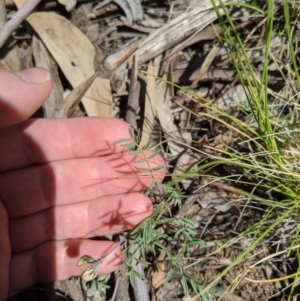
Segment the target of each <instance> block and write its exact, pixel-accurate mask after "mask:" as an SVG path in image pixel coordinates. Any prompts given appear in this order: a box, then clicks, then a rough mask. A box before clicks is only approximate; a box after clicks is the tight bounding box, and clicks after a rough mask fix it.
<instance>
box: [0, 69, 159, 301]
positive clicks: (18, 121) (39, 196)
mask: <svg viewBox="0 0 300 301" xmlns="http://www.w3.org/2000/svg"><path fill="white" fill-rule="evenodd" d="M22 73H23V74H19V75H16V74H13V73H8V72H4V71H0V127H2V128H1V129H0V141H1V147H0V254H1V256H0V270H1V273H0V301H3V300H6V298H7V296H8V294H9V292H13V291H16V290H19V289H22V288H25V287H28V286H31V285H33V284H35V283H36V282H49V281H54V280H60V279H66V278H69V277H71V276H74V275H80V274H81V273H82V272H83V270H84V269H85V267H77V266H76V262H77V260H78V259H79V258H80V257H81V256H83V255H90V256H92V257H93V258H99V257H101V256H102V255H104V254H106V253H107V252H109V251H110V250H112V249H113V248H114V246H115V243H114V242H110V241H98V240H90V239H88V238H90V237H94V236H104V235H109V234H115V233H118V232H120V231H122V230H124V229H129V228H132V227H133V226H135V225H136V224H137V223H138V222H140V221H141V220H142V219H144V218H145V217H147V216H149V215H150V214H151V213H152V203H151V201H150V200H149V199H148V198H147V197H145V196H143V195H142V194H140V193H138V191H140V190H141V189H145V188H147V187H148V186H149V185H150V183H151V181H152V179H151V177H150V174H149V173H141V172H137V170H136V169H135V167H134V165H135V164H134V162H135V161H136V160H138V159H139V157H136V156H133V155H131V154H129V153H128V152H127V151H126V150H125V149H124V148H123V147H122V146H121V145H113V142H115V141H116V140H118V139H121V138H127V137H128V125H127V124H126V123H124V122H122V121H121V120H117V119H104V118H74V119H61V120H49V119H31V120H26V119H27V118H28V117H29V116H30V115H31V114H32V113H34V111H35V110H36V109H37V108H38V107H39V106H40V105H41V104H42V103H43V102H44V101H45V99H46V98H47V97H48V95H49V93H50V91H51V88H52V81H51V79H50V78H49V77H47V74H46V73H45V70H43V69H29V70H25V71H22ZM22 77H23V78H22ZM24 78H25V79H24ZM24 120H25V121H24ZM149 154H150V153H149ZM163 163H164V162H163V159H162V158H161V157H159V156H158V157H155V158H153V159H151V161H150V166H151V167H155V166H158V165H161V164H163ZM141 167H146V166H141ZM164 174H165V171H164V170H161V171H159V172H156V175H155V177H156V178H155V180H158V181H161V180H162V179H163V177H164ZM121 262H122V254H121V249H120V247H116V248H115V249H114V250H113V251H112V252H111V253H110V254H109V255H108V256H107V257H106V258H105V259H104V261H103V263H102V264H101V265H100V266H99V273H108V272H111V271H113V270H114V269H116V268H117V267H118V265H119V264H120V263H121Z"/></svg>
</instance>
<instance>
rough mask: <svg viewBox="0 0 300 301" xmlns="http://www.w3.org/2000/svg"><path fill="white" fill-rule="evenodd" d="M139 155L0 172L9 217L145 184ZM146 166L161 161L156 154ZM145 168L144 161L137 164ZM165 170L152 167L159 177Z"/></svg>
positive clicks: (146, 177) (0, 187)
mask: <svg viewBox="0 0 300 301" xmlns="http://www.w3.org/2000/svg"><path fill="white" fill-rule="evenodd" d="M138 159H140V156H133V155H131V154H129V153H128V152H124V153H120V154H113V155H110V156H106V157H99V158H85V159H71V160H65V161H57V162H51V163H47V164H42V165H37V166H33V167H29V168H25V169H22V170H16V171H11V172H7V173H3V174H1V175H0V195H1V199H2V201H3V202H4V205H5V207H6V209H7V211H8V215H9V217H10V218H16V217H21V216H24V215H28V214H32V213H35V212H38V211H41V210H44V209H47V208H51V207H54V206H61V205H68V204H71V203H78V202H83V201H88V200H93V199H96V198H99V197H102V196H105V195H119V194H124V193H129V192H135V191H140V190H141V189H145V188H147V187H149V185H150V184H151V182H152V180H153V179H152V177H151V175H150V174H149V172H139V171H137V170H136V168H135V165H136V164H135V162H136V161H137V160H138ZM149 163H150V168H153V167H155V166H158V165H161V164H163V159H162V158H161V157H159V156H157V157H155V158H153V159H151V161H150V162H149ZM139 167H144V168H147V167H148V166H147V163H142V164H139ZM164 173H165V170H160V171H155V180H156V181H161V180H162V179H163V177H164Z"/></svg>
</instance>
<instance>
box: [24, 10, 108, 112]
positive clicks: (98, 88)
mask: <svg viewBox="0 0 300 301" xmlns="http://www.w3.org/2000/svg"><path fill="white" fill-rule="evenodd" d="M27 21H28V22H29V23H30V25H31V26H32V27H33V29H34V30H35V31H36V32H37V34H38V35H39V36H40V38H41V40H42V41H43V42H44V44H45V46H46V47H47V49H48V50H49V52H50V53H51V55H52V57H53V58H54V60H55V61H56V63H57V64H58V65H59V67H60V68H61V70H62V72H63V73H64V75H65V76H66V78H67V79H68V81H69V82H70V84H71V85H72V87H73V88H76V87H77V86H79V85H80V84H81V83H83V82H84V81H86V80H87V79H88V78H90V77H91V76H92V75H93V74H94V73H95V71H94V56H95V49H94V46H93V45H92V44H91V42H90V41H89V39H88V38H87V37H86V36H85V35H84V34H83V33H82V32H81V31H80V30H79V29H78V28H77V27H76V26H74V25H73V24H72V23H71V22H69V21H68V20H67V19H65V18H64V17H62V16H60V15H58V14H55V13H44V12H43V13H34V14H32V15H30V16H29V17H28V18H27ZM82 103H83V105H84V107H85V110H86V112H87V114H88V115H89V116H102V117H112V96H111V91H110V82H109V80H108V79H103V78H99V77H97V78H96V79H95V81H94V82H93V84H92V85H91V87H90V88H89V89H88V90H87V92H86V94H85V96H84V97H83V98H82Z"/></svg>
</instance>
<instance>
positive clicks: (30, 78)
mask: <svg viewBox="0 0 300 301" xmlns="http://www.w3.org/2000/svg"><path fill="white" fill-rule="evenodd" d="M17 75H19V76H21V78H22V79H23V80H24V81H26V82H28V83H35V84H41V83H44V82H46V81H48V80H50V78H51V76H50V73H49V72H48V71H47V70H46V69H43V68H32V69H26V70H21V71H19V72H17Z"/></svg>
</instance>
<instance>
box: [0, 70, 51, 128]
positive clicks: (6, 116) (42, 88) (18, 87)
mask: <svg viewBox="0 0 300 301" xmlns="http://www.w3.org/2000/svg"><path fill="white" fill-rule="evenodd" d="M51 89H52V80H51V77H50V74H49V72H48V71H47V70H46V69H43V68H32V69H26V70H22V71H19V72H17V73H11V72H6V71H2V70H0V127H3V126H8V125H12V124H15V123H19V122H21V121H23V120H25V119H27V118H29V117H30V116H31V115H32V114H33V113H34V112H35V111H36V110H37V109H38V108H39V107H40V106H41V105H42V104H43V103H44V102H45V101H46V99H47V97H48V96H49V94H50V92H51Z"/></svg>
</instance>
